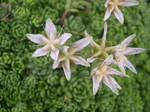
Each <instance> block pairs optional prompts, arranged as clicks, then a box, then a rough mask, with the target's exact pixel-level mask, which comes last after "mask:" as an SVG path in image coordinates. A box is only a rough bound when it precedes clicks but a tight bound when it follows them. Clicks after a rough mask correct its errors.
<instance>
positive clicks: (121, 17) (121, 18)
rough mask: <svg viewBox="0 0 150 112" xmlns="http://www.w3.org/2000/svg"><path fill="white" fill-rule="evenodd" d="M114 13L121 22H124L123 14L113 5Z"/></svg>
mask: <svg viewBox="0 0 150 112" xmlns="http://www.w3.org/2000/svg"><path fill="white" fill-rule="evenodd" d="M113 12H114V14H115V16H116V18H117V19H118V20H119V22H120V23H121V24H123V23H124V16H123V14H122V12H121V11H120V9H119V8H118V7H115V9H114V11H113Z"/></svg>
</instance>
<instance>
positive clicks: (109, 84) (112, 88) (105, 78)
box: [103, 76, 119, 95]
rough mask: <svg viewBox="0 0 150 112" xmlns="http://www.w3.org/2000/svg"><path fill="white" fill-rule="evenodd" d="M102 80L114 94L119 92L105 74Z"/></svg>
mask: <svg viewBox="0 0 150 112" xmlns="http://www.w3.org/2000/svg"><path fill="white" fill-rule="evenodd" d="M103 82H104V84H105V85H106V86H108V87H109V88H110V89H111V90H112V91H113V92H114V93H115V94H117V95H118V94H119V93H118V90H117V88H116V86H114V85H113V84H111V83H110V80H109V79H108V77H107V76H104V78H103Z"/></svg>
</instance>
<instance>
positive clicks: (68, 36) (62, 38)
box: [57, 33, 72, 45]
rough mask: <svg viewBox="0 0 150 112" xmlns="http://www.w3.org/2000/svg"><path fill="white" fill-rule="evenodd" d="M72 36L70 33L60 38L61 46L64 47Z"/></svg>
mask: <svg viewBox="0 0 150 112" xmlns="http://www.w3.org/2000/svg"><path fill="white" fill-rule="evenodd" d="M71 36H72V34H70V33H64V34H63V35H62V36H61V37H60V38H58V39H57V40H58V42H59V45H63V44H64V43H65V42H66V41H67V40H68V39H69V38H70V37H71Z"/></svg>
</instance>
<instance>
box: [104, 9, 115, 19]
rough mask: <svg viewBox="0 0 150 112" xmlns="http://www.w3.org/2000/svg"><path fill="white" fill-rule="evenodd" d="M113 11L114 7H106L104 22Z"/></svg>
mask: <svg viewBox="0 0 150 112" xmlns="http://www.w3.org/2000/svg"><path fill="white" fill-rule="evenodd" d="M113 10H114V7H107V10H106V13H105V16H104V21H106V20H107V19H108V18H109V17H110V15H111V13H112V11H113Z"/></svg>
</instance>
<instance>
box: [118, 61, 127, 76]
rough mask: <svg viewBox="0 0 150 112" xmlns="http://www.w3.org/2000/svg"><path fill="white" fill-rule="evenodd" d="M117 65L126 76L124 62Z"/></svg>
mask: <svg viewBox="0 0 150 112" xmlns="http://www.w3.org/2000/svg"><path fill="white" fill-rule="evenodd" d="M117 65H118V67H119V69H120V70H121V72H122V73H123V74H126V71H125V68H124V64H123V63H122V62H117Z"/></svg>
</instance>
